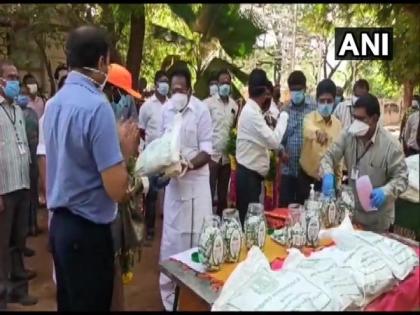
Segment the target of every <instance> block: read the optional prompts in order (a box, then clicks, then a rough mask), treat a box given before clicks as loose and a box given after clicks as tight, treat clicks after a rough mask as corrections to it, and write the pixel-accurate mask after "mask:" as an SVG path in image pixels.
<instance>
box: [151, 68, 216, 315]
mask: <svg viewBox="0 0 420 315" xmlns="http://www.w3.org/2000/svg"><path fill="white" fill-rule="evenodd" d="M170 83H171V91H172V97H171V99H170V100H169V101H168V103H167V104H166V106H164V108H163V112H162V128H161V131H162V133H163V132H165V130H166V129H168V128H171V126H172V124H173V119H174V117H175V114H176V113H178V112H181V113H182V120H183V121H182V129H181V155H182V156H183V158H184V159H186V161H187V163H186V164H187V166H185V167H187V168H188V169H187V172H186V173H185V175H184V176H182V177H178V178H172V179H171V181H170V182H169V185H168V186H167V187H166V191H165V200H164V205H163V208H164V209H163V212H164V215H163V232H162V243H161V248H160V260H161V261H163V260H166V259H168V258H169V257H171V256H172V255H175V254H178V253H180V252H183V251H185V250H188V249H190V248H192V247H194V246H197V245H198V238H199V234H200V230H201V226H202V224H203V219H204V217H205V216H207V215H211V214H212V201H211V193H210V180H209V176H210V172H209V166H208V162H209V161H210V155H211V153H212V152H211V151H212V122H211V117H210V112H209V110H208V108H207V106H206V105H205V104H204V103H203V102H202V101H200V100H199V99H197V98H196V97H194V96H192V95H191V92H192V91H191V90H192V89H191V74H190V72H189V70H188V69H178V70H174V71H173V72H172V75H171V79H170ZM159 284H160V292H161V297H162V302H163V305H164V307H165V309H166V310H167V311H170V310H172V309H173V304H174V297H175V284H174V283H173V281H171V280H170V279H169V278H168V277H166V276H165V275H163V274H161V275H160V279H159Z"/></svg>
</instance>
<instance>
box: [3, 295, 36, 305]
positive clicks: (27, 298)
mask: <svg viewBox="0 0 420 315" xmlns="http://www.w3.org/2000/svg"><path fill="white" fill-rule="evenodd" d="M9 302H10V303H19V304H20V305H23V306H31V305H35V304H37V303H38V299H37V298H36V297H34V296H31V295H28V294H26V295H24V296H21V297H17V296H12V297H10V301H9Z"/></svg>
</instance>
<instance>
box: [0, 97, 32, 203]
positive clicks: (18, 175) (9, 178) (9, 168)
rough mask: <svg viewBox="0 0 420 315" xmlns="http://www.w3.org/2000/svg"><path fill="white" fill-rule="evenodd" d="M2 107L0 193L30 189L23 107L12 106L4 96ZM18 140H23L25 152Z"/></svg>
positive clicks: (0, 122) (0, 124) (28, 158)
mask: <svg viewBox="0 0 420 315" xmlns="http://www.w3.org/2000/svg"><path fill="white" fill-rule="evenodd" d="M0 107H1V108H0V195H4V194H7V193H10V192H14V191H16V190H20V189H24V188H26V189H29V186H30V182H29V162H30V155H29V147H28V140H27V138H26V131H25V119H24V117H23V113H22V110H21V108H20V107H19V106H16V105H12V106H10V105H9V104H8V103H7V101H6V100H5V99H4V98H2V97H0ZM6 113H7V114H6ZM13 120H14V124H13ZM15 129H16V130H15ZM18 138H19V139H18ZM18 141H20V142H22V146H23V147H24V149H25V153H24V154H21V153H20V151H19V147H18Z"/></svg>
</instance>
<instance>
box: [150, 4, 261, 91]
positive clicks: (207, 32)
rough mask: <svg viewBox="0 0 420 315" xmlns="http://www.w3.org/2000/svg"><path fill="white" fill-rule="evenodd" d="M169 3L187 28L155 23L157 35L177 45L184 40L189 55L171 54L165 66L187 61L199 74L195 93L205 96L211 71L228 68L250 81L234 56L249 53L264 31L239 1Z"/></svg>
mask: <svg viewBox="0 0 420 315" xmlns="http://www.w3.org/2000/svg"><path fill="white" fill-rule="evenodd" d="M168 6H169V8H170V10H171V11H172V12H173V13H174V14H175V15H176V16H177V17H178V18H180V19H181V21H182V22H183V24H184V25H185V26H186V27H185V26H184V27H182V28H180V29H177V30H174V29H173V28H171V27H170V26H167V27H164V26H161V25H154V36H155V38H156V39H160V40H164V41H166V42H171V43H173V44H174V45H179V43H183V44H184V45H185V52H186V53H184V56H185V57H187V58H186V60H185V58H182V56H180V55H173V56H169V57H168V58H167V59H166V60H164V62H163V64H162V67H163V68H166V70H171V68H172V67H173V66H175V65H176V64H177V63H178V62H179V61H180V60H185V61H186V62H187V64H188V65H189V66H190V67H191V68H192V70H193V73H194V75H195V77H196V81H195V85H194V91H195V94H196V95H197V96H198V97H201V98H202V97H205V96H206V95H207V81H208V79H209V77H210V75H211V73H214V71H216V70H219V69H221V68H228V69H229V70H230V71H231V72H232V73H233V74H234V76H235V77H236V78H237V79H239V80H240V81H241V82H246V81H247V79H248V76H247V74H246V73H245V72H243V71H241V69H239V68H238V67H237V66H236V65H235V64H234V63H233V58H244V57H246V56H248V55H249V54H250V53H251V52H252V50H253V45H254V44H255V40H256V38H257V36H258V35H260V34H261V33H262V32H263V31H262V30H261V29H260V28H259V27H257V26H256V25H255V24H254V23H253V22H252V21H251V20H249V19H247V18H246V17H245V16H243V15H242V14H241V13H240V10H239V9H240V5H239V4H191V5H185V4H169V5H168ZM166 29H167V30H166ZM168 31H169V32H168ZM168 65H170V66H168ZM236 93H238V91H237V90H236Z"/></svg>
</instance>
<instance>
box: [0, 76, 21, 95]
mask: <svg viewBox="0 0 420 315" xmlns="http://www.w3.org/2000/svg"><path fill="white" fill-rule="evenodd" d="M3 91H4V94H6V96H7V97H8V98H10V99H12V100H14V99H15V98H16V97H17V96H18V95H19V93H20V84H19V81H18V80H13V81H6V86H5V87H3Z"/></svg>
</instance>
